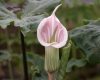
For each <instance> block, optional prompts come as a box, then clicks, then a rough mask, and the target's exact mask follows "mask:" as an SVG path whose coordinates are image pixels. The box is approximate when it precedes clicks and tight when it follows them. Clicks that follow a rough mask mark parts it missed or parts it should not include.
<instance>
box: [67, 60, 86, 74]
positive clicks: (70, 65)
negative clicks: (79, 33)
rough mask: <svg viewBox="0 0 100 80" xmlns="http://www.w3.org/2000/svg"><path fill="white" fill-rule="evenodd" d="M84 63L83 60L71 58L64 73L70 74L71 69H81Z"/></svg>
mask: <svg viewBox="0 0 100 80" xmlns="http://www.w3.org/2000/svg"><path fill="white" fill-rule="evenodd" d="M85 64H86V61H85V60H84V59H79V60H78V59H75V58H72V59H71V60H69V62H68V64H67V68H66V72H71V71H72V69H73V67H78V68H79V67H83V66H85Z"/></svg>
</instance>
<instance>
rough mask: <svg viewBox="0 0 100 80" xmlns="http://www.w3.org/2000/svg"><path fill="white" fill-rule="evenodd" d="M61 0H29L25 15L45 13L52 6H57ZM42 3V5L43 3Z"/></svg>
mask: <svg viewBox="0 0 100 80" xmlns="http://www.w3.org/2000/svg"><path fill="white" fill-rule="evenodd" d="M59 2H60V0H28V2H27V4H26V5H25V6H24V9H23V13H24V16H30V15H36V14H44V13H45V12H46V11H47V10H48V9H50V8H51V7H52V6H56V4H58V3H59ZM41 4H42V5H41Z"/></svg>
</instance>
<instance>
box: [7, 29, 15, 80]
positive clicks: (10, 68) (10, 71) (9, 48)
mask: <svg viewBox="0 0 100 80" xmlns="http://www.w3.org/2000/svg"><path fill="white" fill-rule="evenodd" d="M5 32H6V34H5V35H6V41H7V48H8V52H9V53H11V46H10V42H9V32H8V30H7V29H6V30H5ZM8 67H9V76H10V80H14V78H13V73H12V65H11V62H9V64H8Z"/></svg>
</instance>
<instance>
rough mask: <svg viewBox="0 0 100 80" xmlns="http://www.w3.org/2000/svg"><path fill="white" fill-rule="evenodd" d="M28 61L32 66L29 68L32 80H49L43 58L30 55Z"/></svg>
mask: <svg viewBox="0 0 100 80" xmlns="http://www.w3.org/2000/svg"><path fill="white" fill-rule="evenodd" d="M27 61H28V63H31V64H32V66H31V67H30V68H29V69H30V71H31V74H32V80H47V74H46V72H45V70H44V59H43V58H42V57H41V56H39V55H36V54H31V53H28V55H27Z"/></svg>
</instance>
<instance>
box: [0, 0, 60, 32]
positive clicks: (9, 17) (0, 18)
mask: <svg viewBox="0 0 100 80" xmlns="http://www.w3.org/2000/svg"><path fill="white" fill-rule="evenodd" d="M59 1H60V0H49V1H47V0H43V1H42V0H40V1H38V0H35V1H33V0H28V1H27V2H26V4H25V6H24V8H23V10H22V11H21V13H22V14H20V15H19V16H18V15H17V14H15V13H14V12H12V11H10V10H8V9H7V8H6V7H5V6H3V4H0V26H1V27H2V28H6V27H7V26H8V25H10V22H14V26H17V27H21V30H22V32H23V34H26V33H27V32H29V31H30V30H32V29H33V28H32V27H35V28H36V27H37V25H38V24H39V23H40V21H41V20H42V19H43V18H44V17H46V16H47V13H46V12H47V11H46V10H48V9H50V8H51V7H52V6H55V4H58V3H59ZM41 4H42V5H41Z"/></svg>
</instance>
